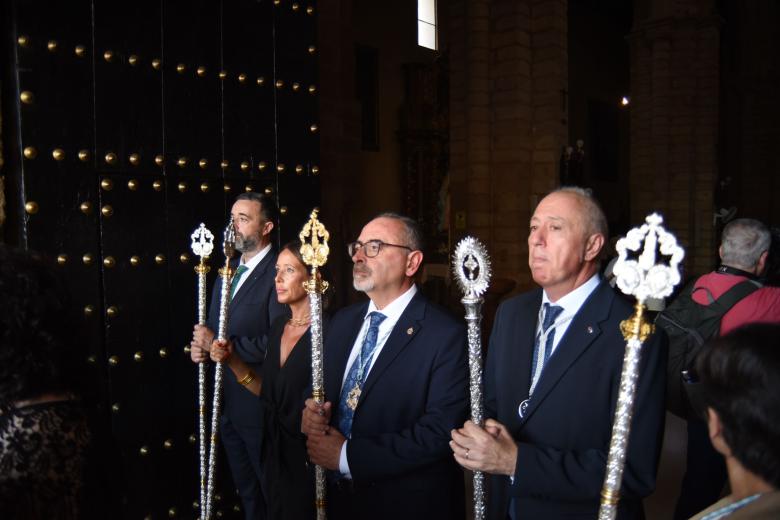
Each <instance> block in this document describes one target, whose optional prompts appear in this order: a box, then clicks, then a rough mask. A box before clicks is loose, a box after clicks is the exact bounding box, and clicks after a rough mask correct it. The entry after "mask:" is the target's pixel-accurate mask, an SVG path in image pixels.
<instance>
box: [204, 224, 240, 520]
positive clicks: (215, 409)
mask: <svg viewBox="0 0 780 520" xmlns="http://www.w3.org/2000/svg"><path fill="white" fill-rule="evenodd" d="M224 236H225V239H224V241H223V242H222V251H223V252H224V253H225V265H224V266H223V267H222V268H221V269H220V270H219V276H220V277H221V278H222V290H221V292H220V300H219V330H218V331H217V340H219V341H224V340H226V339H227V320H228V307H229V306H230V285H231V282H232V281H233V270H232V269H231V268H230V258H231V257H232V256H233V251H234V250H235V243H236V230H235V228H234V227H233V217H230V222H229V223H228V225H227V227H226V228H225V235H224ZM223 369H224V366H223V363H222V362H220V363H217V366H216V367H214V396H213V399H212V404H211V442H210V445H209V471H208V486H207V488H206V512H205V515H202V518H204V520H209V519H210V518H211V512H212V507H211V506H212V499H213V497H214V478H215V472H216V466H217V432H218V429H219V412H220V407H221V405H222V374H223Z"/></svg>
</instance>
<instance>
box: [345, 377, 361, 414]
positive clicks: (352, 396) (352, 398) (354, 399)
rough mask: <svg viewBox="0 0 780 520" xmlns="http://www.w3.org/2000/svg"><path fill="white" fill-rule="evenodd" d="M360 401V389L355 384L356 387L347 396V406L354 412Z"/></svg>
mask: <svg viewBox="0 0 780 520" xmlns="http://www.w3.org/2000/svg"><path fill="white" fill-rule="evenodd" d="M359 399H360V387H359V386H358V385H357V384H355V386H353V387H352V390H350V391H349V393H348V394H347V406H348V407H349V409H350V410H352V411H353V412H354V411H355V409H356V408H357V405H358V400H359Z"/></svg>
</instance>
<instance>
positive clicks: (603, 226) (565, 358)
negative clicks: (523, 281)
mask: <svg viewBox="0 0 780 520" xmlns="http://www.w3.org/2000/svg"><path fill="white" fill-rule="evenodd" d="M606 238H607V222H606V218H605V217H604V214H603V212H602V211H601V208H599V206H598V204H597V203H596V202H595V200H594V199H593V198H592V197H591V195H590V193H589V192H587V191H585V190H583V189H581V188H561V189H559V190H557V191H554V192H553V193H551V194H550V195H548V196H547V197H545V198H544V199H542V201H541V202H540V203H539V205H538V206H537V207H536V211H535V212H534V214H533V216H532V218H531V224H530V231H529V234H528V263H529V265H530V268H531V275H532V277H533V279H534V281H535V282H536V283H537V284H539V285H540V286H541V288H540V289H536V290H533V291H531V292H528V293H525V294H521V295H519V296H515V297H513V298H511V299H509V300H507V301H505V302H504V303H502V304H501V306H500V307H499V309H498V312H497V314H496V318H495V322H494V326H493V331H492V333H491V336H490V346H489V348H488V357H487V364H486V370H485V417H488V418H489V419H487V420H486V421H485V427H484V428H480V427H478V426H476V425H474V424H473V423H471V422H470V421H469V422H466V423H465V424H464V425H463V427H462V428H460V429H458V430H454V431H453V432H452V443H451V447H452V451H453V452H454V457H455V460H456V461H458V463H460V464H461V465H462V466H463V467H465V468H467V469H471V470H481V471H484V472H486V473H489V474H491V475H492V476H491V477H490V480H491V482H490V483H491V489H490V491H491V492H490V493H489V504H488V518H491V519H500V520H506V519H508V518H509V519H512V520H522V519H536V518H544V519H546V520H551V519H553V520H554V519H564V518H565V519H575V518H578V519H582V520H584V519H589V520H592V519H593V518H596V517H597V516H598V509H599V499H600V497H599V495H600V491H601V488H602V484H603V482H604V474H605V470H606V462H607V453H608V451H609V442H610V437H611V433H612V422H613V418H614V414H615V408H616V401H617V395H618V391H619V388H618V387H619V381H620V374H621V371H622V367H623V355H624V352H625V340H624V339H623V336H622V335H621V333H620V328H619V327H620V322H621V321H622V320H624V319H626V318H627V317H628V316H629V315H630V314H631V313H632V309H631V305H630V304H629V303H628V302H627V301H625V300H624V299H623V298H621V297H619V296H618V295H617V294H615V293H614V292H613V290H612V288H611V287H610V286H609V284H608V283H606V282H605V281H603V280H602V279H601V278H600V276H599V257H600V253H601V249H602V247H603V245H604V242H605V240H606ZM661 336H662V337H663V340H661V339H660V338H659V337H657V336H651V337H650V338H649V339H648V340H647V341H646V343H645V346H644V347H643V349H642V361H641V364H640V376H639V382H638V387H637V393H636V405H635V409H634V417H633V422H632V430H631V435H630V438H629V443H628V452H627V456H626V465H625V472H624V475H623V483H622V488H621V498H620V503H619V510H618V518H620V519H640V518H644V514H643V510H642V498H643V497H645V496H647V495H649V494H650V493H651V492H652V491H653V489H654V487H655V476H656V470H657V465H658V457H659V453H660V448H661V438H662V435H663V421H664V390H665V384H666V377H665V376H666V342H665V336H663V335H661Z"/></svg>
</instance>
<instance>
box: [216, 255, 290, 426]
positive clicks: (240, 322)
mask: <svg viewBox="0 0 780 520" xmlns="http://www.w3.org/2000/svg"><path fill="white" fill-rule="evenodd" d="M276 256H277V252H276V250H275V249H273V248H272V249H271V251H269V252H268V254H266V255H265V258H263V259H262V260H261V261H260V263H259V264H257V266H255V268H254V269H253V270H252V272H251V273H249V275H248V276H249V278H247V279H246V281H244V283H243V284H242V285H241V288H240V289H239V290H238V292H236V294H235V295H234V296H233V299H232V300H231V302H230V306H229V307H228V326H227V335H228V338H230V341H232V342H233V347H234V349H235V352H236V353H237V354H238V356H239V357H240V358H241V359H242V360H244V362H246V363H247V364H248V365H249V366H250V367H252V369H253V370H254V371H255V373H256V374H260V373H261V371H262V366H263V360H264V359H265V351H266V347H267V345H268V333H269V332H270V329H271V323H273V321H274V320H275V319H276V318H277V317H278V316H281V315H284V314H285V313H286V312H287V311H286V309H285V307H284V306H283V305H281V304H280V303H279V302H278V301H277V300H276V290H275V285H274V277H275V269H274V268H275V266H276ZM238 263H239V261H238V259H236V260H233V261H231V267H232V268H233V269H235V268H236V266H237V265H238ZM221 290H222V278H221V277H220V278H217V281H216V283H215V284H214V288H213V290H212V293H211V304H210V306H209V318H208V321H207V325H208V327H209V328H210V329H211V330H213V331H214V334H217V333H218V328H219V306H220V292H221ZM228 372H229V371H228ZM223 383H224V387H223V388H224V399H223V403H224V404H223V409H222V414H223V416H226V417H227V418H228V419H230V421H231V422H232V423H233V424H235V425H238V426H248V427H252V428H260V427H261V426H262V416H263V410H262V407H261V404H260V400H259V399H258V398H257V397H256V396H255V395H253V394H252V393H251V392H247V391H246V389H245V388H243V387H242V386H241V385H240V384H239V383H238V381H237V380H236V378H235V377H233V374H230V373H226V374H225V377H223Z"/></svg>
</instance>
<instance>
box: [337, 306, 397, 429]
mask: <svg viewBox="0 0 780 520" xmlns="http://www.w3.org/2000/svg"><path fill="white" fill-rule="evenodd" d="M368 317H369V318H371V322H370V323H369V325H368V332H366V337H365V339H363V346H362V347H361V348H360V354H359V355H358V356H357V357H356V358H355V361H353V362H352V366H351V367H350V368H349V372H348V373H347V379H346V380H345V381H344V386H343V387H342V388H341V396H340V398H339V409H338V425H339V431H340V432H341V433H342V434H343V435H344V437H346V438H347V439H349V438H350V437H351V436H352V417H353V416H354V415H355V408H356V407H357V403H358V401H359V399H360V392H361V390H362V389H363V383H364V382H365V380H366V374H365V372H366V368H367V367H368V365H369V363H370V362H371V357H372V356H373V355H374V349H375V348H376V340H377V337H378V336H379V324H380V323H382V321H384V319H385V318H387V316H385V315H384V314H382V313H381V312H376V311H374V312H372V313H370V314H369V315H368ZM348 403H351V406H350V404H348Z"/></svg>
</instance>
